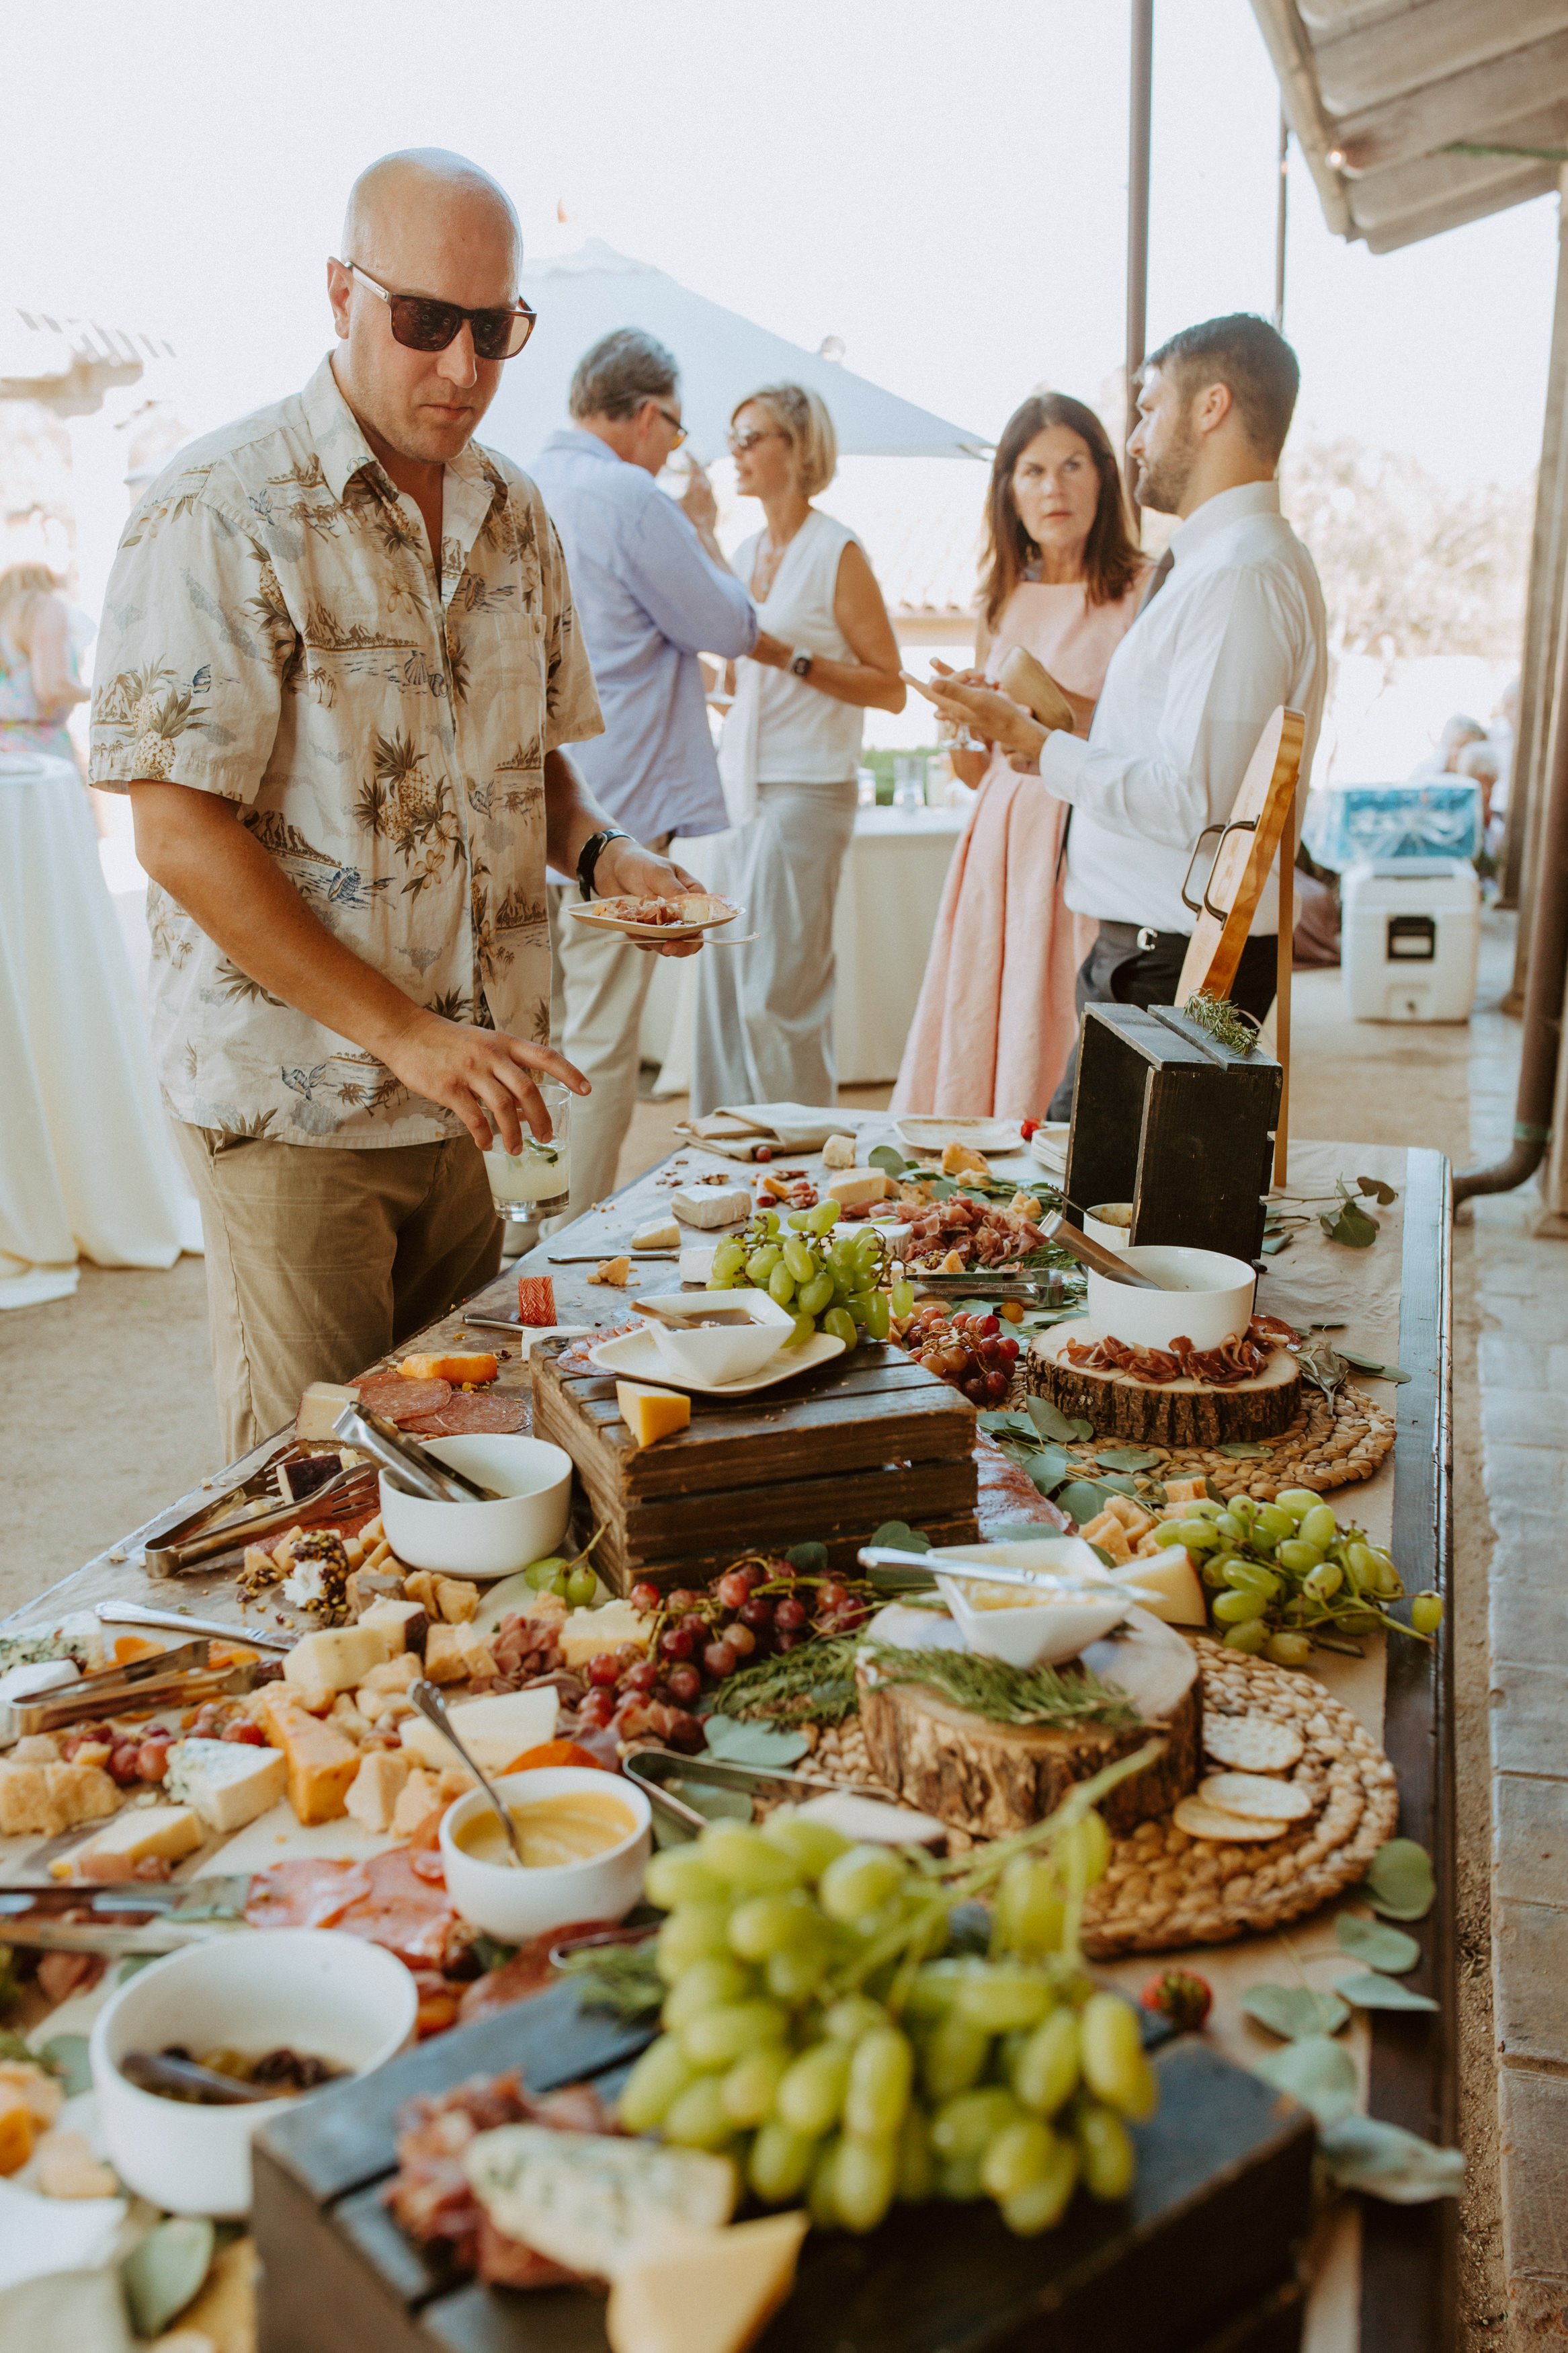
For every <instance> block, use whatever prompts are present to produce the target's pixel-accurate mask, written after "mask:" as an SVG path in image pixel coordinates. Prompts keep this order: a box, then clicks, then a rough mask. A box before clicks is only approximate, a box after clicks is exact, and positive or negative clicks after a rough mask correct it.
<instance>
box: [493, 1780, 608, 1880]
mask: <svg viewBox="0 0 1568 2353" xmlns="http://www.w3.org/2000/svg"><path fill="white" fill-rule="evenodd" d="M508 1811H509V1812H510V1815H511V1819H512V1821H513V1823H514V1824H515V1825H516V1829H517V1840H518V1844H519V1845H520V1846H521V1849H522V1859H523V1862H524V1864H525V1865H526V1867H527V1868H528V1869H529V1870H530V1871H553V1870H557V1869H559V1867H560V1866H561V1864H563V1863H566V1862H588V1861H589V1860H590V1859H591V1857H593V1856H594V1855H596V1854H607V1853H608V1852H609V1851H610V1849H611V1848H612V1847H615V1846H620V1845H621V1844H622V1843H623V1842H624V1841H626V1839H628V1838H630V1837H631V1835H632V1833H633V1831H635V1830H636V1828H637V1824H636V1823H635V1821H634V1820H632V1817H631V1815H630V1813H629V1812H628V1811H627V1810H626V1807H625V1806H623V1805H621V1804H620V1803H619V1801H618V1800H617V1799H616V1798H615V1797H613V1796H612V1795H611V1793H610V1792H609V1791H608V1790H607V1789H606V1790H604V1791H602V1792H601V1791H600V1790H598V1789H572V1790H568V1791H566V1792H564V1793H563V1795H561V1796H560V1797H555V1798H535V1799H526V1798H524V1799H517V1800H515V1801H514V1802H513V1804H512V1805H510V1807H509V1808H508ZM452 1835H453V1837H454V1839H455V1840H456V1841H457V1843H458V1846H460V1847H461V1848H462V1850H463V1852H464V1853H465V1854H471V1855H472V1856H473V1858H474V1861H475V1862H493V1863H498V1864H499V1865H500V1868H501V1869H502V1870H503V1871H509V1870H515V1869H516V1868H517V1865H516V1862H515V1860H514V1858H513V1855H512V1852H511V1848H510V1846H509V1845H508V1843H507V1836H506V1832H505V1831H504V1830H503V1829H502V1827H501V1825H500V1820H499V1819H498V1818H497V1816H496V1815H495V1814H494V1813H493V1812H492V1810H490V1808H489V1807H488V1806H486V1807H485V1808H483V1809H482V1810H480V1811H479V1812H478V1813H476V1814H475V1815H474V1816H473V1818H472V1820H469V1821H466V1822H464V1823H463V1824H462V1825H461V1827H460V1828H458V1829H456V1830H454V1831H453V1833H452Z"/></svg>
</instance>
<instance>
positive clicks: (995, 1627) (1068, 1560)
mask: <svg viewBox="0 0 1568 2353" xmlns="http://www.w3.org/2000/svg"><path fill="white" fill-rule="evenodd" d="M927 1558H928V1559H929V1560H930V1562H931V1568H932V1569H933V1571H934V1572H935V1576H936V1581H937V1588H938V1590H939V1591H940V1592H941V1594H942V1599H943V1600H944V1601H945V1602H946V1603H947V1606H948V1609H950V1610H951V1612H952V1620H953V1623H954V1624H955V1625H956V1626H957V1627H958V1628H959V1629H960V1630H961V1631H962V1633H963V1641H964V1648H965V1649H966V1650H970V1651H976V1652H977V1653H978V1654H979V1655H980V1656H981V1657H982V1658H987V1659H1001V1660H1002V1661H1004V1662H1005V1664H1006V1665H1008V1666H1010V1667H1040V1666H1054V1665H1056V1664H1057V1663H1058V1662H1059V1661H1061V1660H1063V1659H1076V1658H1078V1657H1079V1655H1080V1653H1081V1652H1082V1651H1084V1650H1085V1649H1086V1648H1087V1646H1088V1645H1089V1643H1090V1642H1098V1641H1101V1640H1102V1639H1103V1638H1104V1636H1105V1635H1107V1634H1109V1633H1110V1630H1111V1628H1112V1627H1113V1626H1119V1625H1120V1624H1121V1621H1122V1620H1123V1619H1124V1618H1125V1617H1126V1616H1127V1614H1128V1612H1129V1610H1131V1609H1132V1608H1133V1607H1134V1604H1133V1602H1132V1601H1131V1599H1130V1597H1129V1596H1128V1595H1127V1593H1126V1592H1124V1591H1122V1590H1121V1589H1120V1588H1118V1586H1117V1583H1116V1580H1115V1578H1114V1577H1110V1576H1109V1575H1108V1574H1107V1572H1106V1568H1105V1565H1104V1563H1103V1562H1102V1561H1101V1559H1100V1556H1099V1555H1098V1553H1096V1551H1095V1549H1094V1546H1092V1545H1091V1544H1088V1543H1086V1542H1085V1540H1084V1538H1083V1537H1082V1536H1041V1537H1037V1538H1035V1539H1033V1540H1031V1541H1029V1542H1027V1543H1024V1544H998V1545H950V1546H944V1547H942V1548H939V1549H936V1550H933V1551H932V1552H931V1553H930V1554H928V1555H927ZM944 1560H952V1561H963V1562H964V1563H966V1564H970V1565H973V1567H976V1568H1025V1569H1031V1570H1033V1571H1034V1572H1035V1573H1036V1574H1037V1576H1038V1577H1039V1578H1040V1580H1041V1599H1039V1600H1038V1601H1028V1600H1023V1599H1021V1600H1020V1603H1019V1606H1018V1607H1017V1608H1016V1609H1009V1608H1007V1607H1005V1605H1004V1606H1002V1607H999V1608H995V1609H982V1608H980V1607H978V1606H977V1605H976V1603H975V1600H974V1598H973V1597H974V1595H975V1592H976V1591H977V1590H978V1589H979V1588H976V1587H975V1586H973V1584H971V1582H970V1580H969V1579H968V1578H967V1577H943V1575H942V1562H943V1561H944ZM1052 1578H1061V1579H1063V1580H1064V1581H1068V1580H1070V1583H1071V1585H1072V1586H1074V1587H1079V1586H1086V1585H1088V1586H1104V1588H1106V1590H1105V1599H1104V1600H1103V1601H1101V1600H1100V1599H1089V1598H1088V1597H1087V1596H1085V1595H1083V1594H1081V1593H1076V1592H1067V1593H1064V1594H1063V1595H1062V1597H1061V1598H1060V1599H1051V1598H1050V1592H1051V1588H1050V1584H1049V1581H1048V1580H1050V1579H1052ZM1003 1589H1004V1588H1002V1587H1001V1586H994V1587H992V1588H991V1590H992V1592H993V1593H995V1594H1000V1593H1001V1592H1002V1591H1003Z"/></svg>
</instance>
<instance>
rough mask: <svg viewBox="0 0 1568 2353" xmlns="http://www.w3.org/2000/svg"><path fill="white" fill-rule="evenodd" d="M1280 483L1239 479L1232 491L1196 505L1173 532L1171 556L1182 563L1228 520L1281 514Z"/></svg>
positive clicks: (1222, 492) (1216, 493)
mask: <svg viewBox="0 0 1568 2353" xmlns="http://www.w3.org/2000/svg"><path fill="white" fill-rule="evenodd" d="M1278 513H1279V483H1278V481H1268V482H1237V485H1236V486H1235V488H1234V489H1233V490H1228V491H1215V494H1214V496H1213V498H1212V499H1205V501H1204V502H1203V504H1202V506H1201V507H1194V510H1193V512H1192V513H1191V514H1190V515H1188V516H1187V518H1186V520H1185V522H1179V523H1178V524H1177V525H1176V528H1175V530H1174V531H1173V533H1171V542H1170V545H1171V555H1172V559H1173V562H1175V563H1177V564H1182V563H1184V562H1186V561H1187V560H1189V559H1190V558H1191V556H1192V555H1193V554H1194V552H1195V551H1196V550H1197V549H1198V548H1200V547H1202V546H1203V545H1204V544H1205V542H1206V541H1208V540H1210V539H1212V538H1213V537H1214V535H1215V533H1216V532H1221V531H1223V530H1224V529H1225V527H1226V523H1230V522H1239V521H1240V519H1241V517H1242V516H1243V515H1255V514H1278Z"/></svg>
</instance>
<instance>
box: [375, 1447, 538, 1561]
mask: <svg viewBox="0 0 1568 2353" xmlns="http://www.w3.org/2000/svg"><path fill="white" fill-rule="evenodd" d="M426 1445H427V1447H428V1449H429V1451H430V1452H431V1453H432V1454H434V1455H435V1456H436V1458H437V1461H441V1462H449V1463H450V1464H451V1466H452V1468H453V1470H454V1471H466V1472H468V1476H469V1478H470V1479H477V1480H478V1481H479V1483H480V1484H481V1485H482V1486H486V1487H494V1488H496V1489H497V1490H498V1493H497V1498H496V1501H495V1502H494V1503H491V1504H479V1503H474V1504H436V1503H431V1502H430V1501H428V1499H427V1498H426V1497H425V1496H424V1495H410V1494H409V1493H407V1492H406V1491H405V1489H404V1488H402V1487H395V1486H394V1485H393V1483H392V1481H391V1480H390V1479H389V1478H388V1477H387V1475H386V1473H385V1472H382V1474H381V1516H382V1523H383V1525H384V1527H385V1529H386V1540H387V1542H388V1544H390V1546H392V1549H393V1551H394V1552H395V1554H396V1556H397V1557H398V1559H399V1560H400V1561H403V1562H404V1563H405V1565H406V1566H407V1567H409V1568H438V1569H441V1570H443V1571H444V1572H445V1573H446V1574H447V1576H448V1577H510V1574H511V1572H512V1570H513V1569H515V1568H526V1567H528V1565H529V1563H530V1562H531V1561H535V1560H542V1559H543V1558H544V1557H545V1556H546V1555H547V1554H549V1553H552V1552H553V1551H554V1550H555V1549H556V1546H558V1545H559V1544H560V1542H561V1539H562V1537H563V1535H565V1533H566V1523H567V1521H568V1519H569V1518H570V1517H571V1515H572V1457H571V1456H570V1455H569V1454H568V1453H567V1452H566V1451H565V1449H564V1448H563V1447H560V1446H552V1445H550V1444H549V1443H548V1442H547V1441H546V1440H544V1439H542V1438H523V1437H521V1436H515V1435H510V1434H509V1435H505V1436H502V1435H500V1433H492V1434H487V1435H483V1436H479V1437H474V1438H432V1439H428V1440H426Z"/></svg>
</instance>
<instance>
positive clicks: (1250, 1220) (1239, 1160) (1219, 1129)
mask: <svg viewBox="0 0 1568 2353" xmlns="http://www.w3.org/2000/svg"><path fill="white" fill-rule="evenodd" d="M1283 1084H1284V1072H1283V1071H1282V1070H1281V1069H1280V1066H1279V1063H1278V1062H1277V1061H1276V1060H1274V1058H1273V1056H1272V1055H1271V1054H1268V1053H1265V1051H1264V1050H1263V1049H1262V1047H1261V1046H1259V1047H1257V1048H1255V1049H1254V1050H1253V1051H1252V1052H1251V1053H1250V1054H1237V1053H1235V1052H1233V1051H1232V1050H1231V1049H1230V1048H1229V1047H1228V1046H1222V1045H1221V1044H1220V1043H1219V1041H1218V1040H1217V1039H1214V1038H1211V1037H1210V1036H1209V1035H1208V1033H1207V1031H1206V1030H1204V1029H1199V1028H1198V1026H1197V1024H1196V1023H1195V1022H1194V1021H1189V1020H1187V1019H1186V1018H1184V1016H1183V1015H1182V1014H1180V1013H1178V1012H1177V1011H1176V1010H1175V1008H1174V1007H1173V1006H1167V1005H1156V1006H1152V1007H1151V1008H1148V1009H1145V1008H1143V1007H1142V1006H1137V1005H1089V1006H1086V1007H1085V1008H1084V1017H1083V1035H1082V1038H1081V1040H1080V1042H1079V1060H1078V1082H1077V1084H1076V1086H1075V1088H1074V1091H1073V1103H1072V1128H1071V1132H1070V1134H1069V1135H1068V1165H1067V1177H1066V1181H1065V1186H1064V1191H1065V1194H1066V1198H1067V1202H1068V1209H1069V1213H1070V1214H1071V1215H1073V1216H1075V1217H1077V1218H1078V1219H1079V1220H1080V1222H1081V1219H1082V1216H1083V1213H1084V1211H1085V1210H1088V1209H1092V1208H1097V1207H1098V1206H1099V1205H1100V1203H1101V1202H1104V1201H1131V1204H1132V1237H1131V1238H1132V1240H1133V1241H1134V1242H1167V1243H1179V1244H1181V1245H1183V1246H1184V1248H1186V1249H1189V1250H1224V1251H1226V1253H1227V1254H1228V1255H1229V1256H1230V1257H1232V1258H1239V1259H1247V1260H1249V1261H1258V1258H1259V1253H1260V1251H1261V1249H1262V1245H1263V1220H1264V1217H1265V1214H1266V1205H1265V1201H1264V1195H1265V1194H1266V1193H1267V1192H1268V1187H1269V1185H1270V1183H1271V1182H1272V1178H1273V1160H1274V1130H1275V1126H1276V1124H1277V1123H1278V1120H1279V1103H1280V1095H1281V1090H1282V1088H1283Z"/></svg>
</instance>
